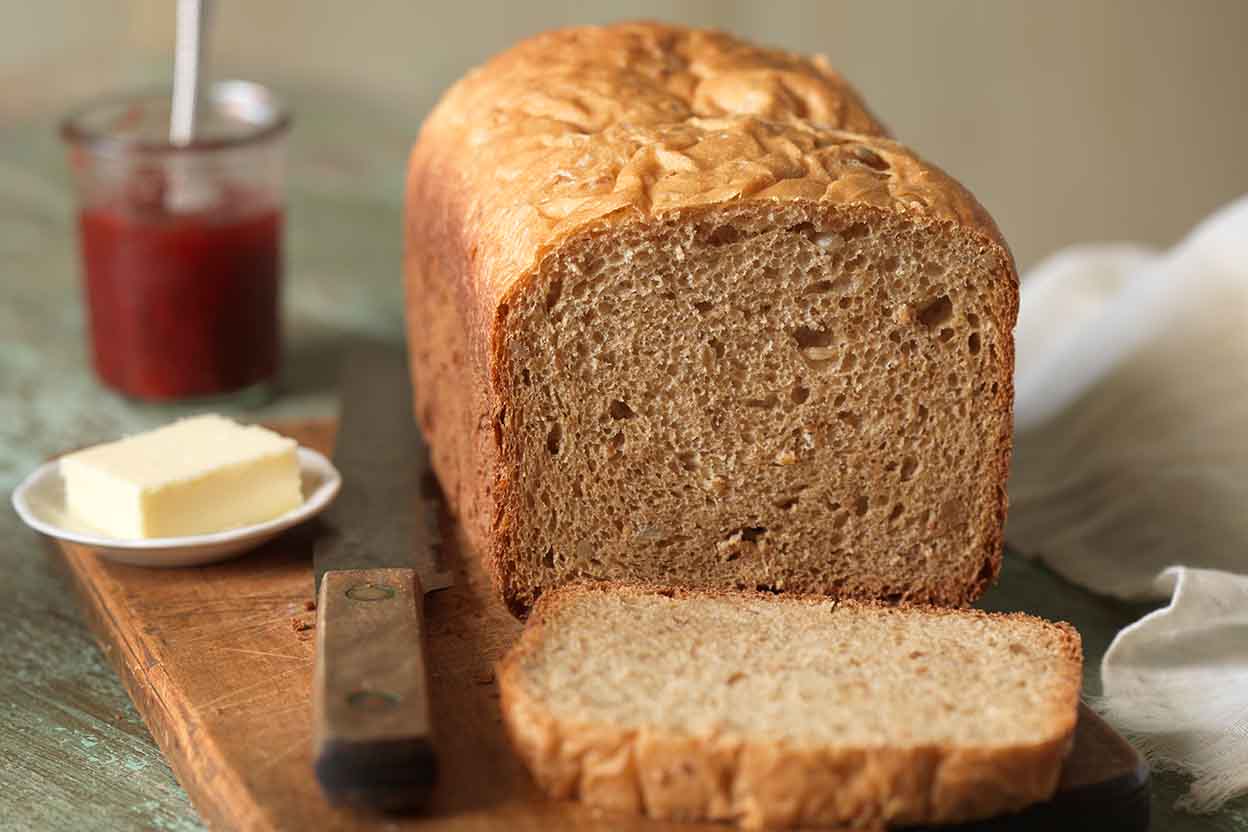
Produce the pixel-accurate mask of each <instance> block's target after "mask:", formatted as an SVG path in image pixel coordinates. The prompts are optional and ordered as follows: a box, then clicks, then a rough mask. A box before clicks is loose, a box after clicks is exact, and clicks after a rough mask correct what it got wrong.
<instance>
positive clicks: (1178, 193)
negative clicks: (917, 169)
mask: <svg viewBox="0 0 1248 832" xmlns="http://www.w3.org/2000/svg"><path fill="white" fill-rule="evenodd" d="M173 6H174V4H173V2H172V0H131V1H130V2H125V3H123V2H104V0H73V2H71V0H44V2H40V3H32V2H29V0H0V21H2V23H0V130H2V129H3V124H4V119H5V118H6V116H9V117H12V116H13V115H14V114H19V115H20V114H21V113H26V112H29V111H30V110H32V109H35V110H45V109H51V110H57V109H60V108H63V107H64V106H65V105H67V104H68V103H69V102H70V101H73V100H75V99H76V98H80V97H81V96H83V95H86V94H89V93H91V92H93V91H97V90H102V89H105V88H108V87H111V86H115V85H117V84H119V83H123V82H127V81H130V82H133V81H137V80H140V79H151V78H159V77H162V76H165V75H167V73H168V68H167V65H166V50H167V49H168V47H169V44H170V42H171V40H172V19H173V18H172V10H173ZM635 17H654V18H663V19H669V20H677V21H683V22H688V23H699V24H707V25H716V26H721V27H725V28H729V29H732V30H734V31H736V32H738V33H741V34H746V35H750V36H752V37H755V38H757V39H759V40H762V41H765V42H768V43H771V44H776V45H781V46H786V47H789V48H792V49H798V50H805V51H820V52H823V53H825V54H827V55H828V56H829V57H830V58H831V59H832V61H833V63H834V64H835V65H836V66H838V67H839V68H840V69H841V70H842V71H843V72H844V73H845V74H846V75H847V76H848V77H849V78H850V79H851V80H852V81H854V82H855V83H856V84H857V85H858V86H859V87H860V89H862V90H863V91H864V93H865V94H866V96H867V98H868V100H869V102H870V103H871V105H872V107H873V108H874V109H875V110H876V111H877V112H878V113H879V114H880V115H881V116H882V117H883V118H884V119H885V120H886V121H887V122H888V123H889V124H890V125H891V126H892V127H893V129H894V131H895V133H896V134H897V135H898V137H899V138H901V139H902V140H903V141H905V142H907V143H909V144H911V145H913V146H914V147H916V148H917V149H918V150H919V151H920V152H921V153H923V154H924V155H925V156H927V157H928V158H930V159H932V160H933V161H936V162H938V163H939V164H941V165H942V166H944V167H945V168H947V169H948V170H949V171H950V172H952V173H953V174H955V175H956V176H958V177H960V178H961V179H963V180H964V181H965V182H966V184H968V185H969V186H970V187H971V189H972V190H974V191H975V192H976V194H978V195H979V196H980V198H981V199H982V200H983V202H984V203H985V204H986V205H987V206H988V208H989V210H990V211H991V212H992V213H993V214H994V215H995V216H996V218H997V220H998V222H999V223H1000V225H1001V226H1002V229H1003V230H1004V232H1005V234H1006V236H1007V238H1008V239H1009V240H1010V241H1011V242H1012V244H1013V246H1014V249H1015V252H1016V254H1017V256H1018V259H1019V261H1020V265H1022V266H1026V265H1029V264H1032V263H1034V262H1035V261H1036V260H1037V259H1038V258H1040V257H1042V256H1043V255H1045V254H1046V253H1049V252H1051V251H1053V250H1055V249H1057V248H1059V247H1061V246H1063V245H1066V244H1070V243H1074V242H1079V241H1087V240H1097V239H1134V240H1142V241H1146V242H1152V243H1156V244H1167V243H1170V242H1172V241H1173V240H1175V239H1176V238H1177V237H1178V236H1180V235H1181V234H1182V233H1183V232H1184V231H1185V230H1186V229H1187V228H1189V227H1190V226H1191V225H1192V223H1194V222H1195V221H1197V220H1198V219H1199V218H1200V217H1201V216H1203V215H1204V214H1206V213H1208V212H1209V211H1211V210H1213V209H1214V208H1215V207H1217V206H1218V205H1220V204H1223V203H1225V202H1227V201H1228V200H1230V199H1232V198H1233V197H1235V196H1236V195H1238V194H1241V193H1244V192H1246V191H1248V153H1246V152H1245V145H1246V141H1245V139H1246V138H1248V48H1246V42H1248V2H1243V1H1242V0H1225V1H1224V2H1216V1H1215V0H1194V1H1193V2H1163V1H1162V0H1145V1H1144V2H1131V0H1120V1H1119V2H1097V1H1096V0H1049V2H1029V3H1024V2H1021V0H1017V1H1013V2H1007V1H1004V0H1003V2H914V3H909V2H884V1H883V0H861V1H857V0H855V1H854V2H813V0H812V2H796V1H794V2H744V1H738V2H732V1H731V0H720V1H719V2H714V1H713V0H683V1H681V2H668V3H661V2H650V1H649V0H632V1H631V2H614V3H613V2H603V1H602V0H596V1H595V2H571V0H565V2H558V0H524V2H508V3H478V2H468V0H459V2H455V0H452V2H438V3H424V2H398V0H393V1H391V2H380V1H376V2H363V0H358V1H356V2H346V0H299V1H297V0H251V2H243V0H220V2H219V7H218V17H217V21H216V28H215V38H214V62H215V65H216V67H217V68H218V69H219V70H220V71H221V72H222V73H223V74H230V75H242V76H248V77H253V78H256V79H258V80H263V81H267V82H270V83H273V84H276V85H278V86H286V87H292V88H295V89H298V90H300V94H299V95H298V96H297V97H296V101H297V104H298V106H299V110H300V115H301V117H302V118H301V129H302V130H303V131H304V133H303V135H302V136H301V137H300V140H301V141H312V142H335V141H337V142H352V143H354V142H373V143H375V144H376V145H377V148H378V153H377V160H378V162H377V164H378V165H379V166H380V169H379V170H376V171H373V172H372V173H374V174H375V175H379V176H381V177H382V178H385V172H386V170H388V169H389V168H390V167H392V168H394V171H393V177H394V183H395V184H394V190H393V193H394V194H397V192H398V182H399V180H400V179H401V176H402V171H401V169H400V168H401V165H402V161H401V160H402V156H403V152H404V147H403V146H404V145H405V144H406V143H407V141H408V140H409V139H410V136H411V135H412V134H414V132H415V129H416V127H417V125H418V124H419V119H420V116H421V115H422V114H423V113H424V112H425V111H426V110H427V109H428V107H429V106H430V104H431V103H432V102H433V101H434V100H435V98H436V96H437V94H438V92H439V91H440V90H441V89H443V88H444V87H445V86H446V85H447V84H448V83H449V82H450V81H452V80H453V79H454V78H455V77H457V76H458V75H460V74H461V73H462V72H463V71H464V70H465V69H467V68H468V67H470V66H472V65H473V64H475V63H478V62H480V61H481V60H482V59H484V58H485V57H487V56H488V55H490V54H491V53H493V52H495V51H497V50H499V49H501V48H503V47H504V46H506V44H508V43H510V42H511V41H513V40H515V39H516V38H519V37H522V36H524V35H526V34H529V33H532V32H534V31H537V30H539V29H542V28H546V27H550V26H557V25H563V24H569V23H575V22H598V21H608V20H613V19H624V18H635ZM70 59H72V61H73V62H74V63H76V64H78V65H83V66H89V67H90V69H87V70H83V71H79V72H77V73H76V74H75V75H74V77H72V78H63V77H58V81H57V83H56V84H55V85H53V84H51V82H50V81H48V79H49V78H51V77H54V76H57V72H56V68H57V67H58V66H63V65H64V64H66V63H68V62H69V61H70ZM62 75H63V73H62ZM320 94H323V95H325V96H329V95H333V96H335V97H337V98H342V97H344V96H346V97H351V98H354V99H358V101H359V106H361V107H364V108H368V110H369V111H370V112H376V111H378V110H383V111H386V112H388V113H390V114H391V116H392V118H391V119H390V120H391V121H392V123H393V129H391V130H388V131H386V132H385V133H384V134H381V135H366V134H363V133H357V132H353V131H352V124H350V123H324V122H322V121H318V119H317V112H316V108H317V101H318V95H320ZM2 140H3V134H2V133H0V141H2ZM387 166H388V167H387Z"/></svg>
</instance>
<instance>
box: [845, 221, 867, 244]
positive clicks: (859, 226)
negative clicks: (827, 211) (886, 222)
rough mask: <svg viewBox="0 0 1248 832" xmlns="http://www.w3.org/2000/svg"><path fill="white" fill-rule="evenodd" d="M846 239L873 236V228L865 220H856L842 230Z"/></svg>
mask: <svg viewBox="0 0 1248 832" xmlns="http://www.w3.org/2000/svg"><path fill="white" fill-rule="evenodd" d="M841 236H842V237H844V238H845V239H846V240H861V239H862V238H864V237H870V236H871V228H870V227H869V226H868V225H867V224H866V223H865V222H856V223H854V224H853V225H851V226H849V227H848V228H846V229H845V230H844V231H842V232H841Z"/></svg>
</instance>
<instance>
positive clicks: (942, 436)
mask: <svg viewBox="0 0 1248 832" xmlns="http://www.w3.org/2000/svg"><path fill="white" fill-rule="evenodd" d="M405 245H406V250H405V258H404V259H405V273H406V288H407V310H406V312H407V332H408V341H409V346H410V352H411V363H412V373H413V378H414V382H415V388H416V402H415V407H416V414H417V418H418V419H419V420H420V423H421V426H422V428H423V429H424V432H425V435H426V436H427V437H428V439H429V443H430V445H431V448H432V453H433V463H434V467H435V469H436V471H437V474H438V476H439V479H440V480H441V483H442V486H443V489H444V491H445V493H446V495H447V497H448V500H449V503H450V506H451V508H452V509H453V510H454V511H455V512H456V514H457V515H458V516H459V517H460V519H461V520H462V522H463V523H464V524H465V526H466V527H467V530H468V533H469V538H470V540H471V541H472V543H473V545H474V546H475V548H477V549H478V550H479V552H480V553H481V554H482V555H483V556H484V557H485V558H486V560H487V561H488V562H489V563H490V564H491V566H492V568H493V572H494V575H495V578H496V583H497V585H498V587H499V588H500V590H501V592H502V595H503V597H504V599H505V600H506V602H507V603H508V605H509V606H510V608H511V609H512V610H513V611H514V612H516V613H517V614H521V615H522V614H524V612H525V611H526V610H527V609H528V608H529V607H530V606H531V604H532V603H533V602H534V601H535V600H536V598H537V597H538V596H539V595H540V594H541V593H542V592H543V591H545V590H546V589H548V588H550V587H552V586H556V585H558V584H561V583H564V582H566V581H569V580H572V579H576V578H585V579H598V580H637V581H647V582H655V583H660V584H663V585H667V586H685V587H707V588H721V589H724V588H749V589H756V588H767V589H772V590H782V591H794V592H801V593H821V594H828V595H835V596H847V597H874V598H881V599H887V600H893V601H914V602H931V603H939V604H946V605H962V604H965V603H967V602H969V601H970V600H972V599H973V598H975V597H976V596H977V595H979V594H980V593H981V592H982V591H983V589H984V588H985V587H986V586H987V585H988V584H989V583H991V581H992V580H993V578H994V577H995V575H996V573H997V570H998V568H999V563H1000V555H1001V532H1002V524H1003V522H1004V513H1005V492H1004V480H1005V475H1006V468H1007V463H1008V457H1009V448H1010V428H1011V407H1012V384H1011V375H1012V368H1013V341H1012V329H1013V326H1014V320H1015V316H1016V311H1017V296H1018V292H1017V279H1016V276H1015V271H1014V266H1013V263H1012V260H1011V257H1010V254H1009V251H1008V250H1007V248H1006V246H1005V244H1004V243H1003V241H1002V239H1001V237H1000V235H999V234H998V232H997V230H996V228H995V226H994V225H993V223H992V221H991V219H989V217H988V216H987V214H986V213H985V212H984V210H983V208H981V207H980V205H979V204H978V203H977V202H976V201H975V199H974V198H973V197H972V196H971V195H970V194H969V193H967V192H966V191H965V190H964V189H963V188H962V187H961V186H959V185H958V184H957V183H956V182H954V181H953V180H952V179H950V178H949V177H948V176H946V175H945V174H944V173H942V172H941V171H940V170H939V169H937V168H936V167H934V166H933V165H930V164H928V163H926V162H924V161H922V160H921V159H919V158H918V157H917V156H915V155H914V154H913V153H912V152H911V151H909V150H907V149H906V148H904V147H902V146H901V145H899V144H897V143H895V142H893V141H891V140H889V139H888V138H886V137H885V130H884V128H883V127H882V126H881V125H880V123H879V122H878V121H877V120H876V119H875V118H874V117H873V116H872V115H871V113H870V112H868V111H867V110H866V109H865V107H864V106H863V104H862V102H861V100H860V99H859V97H858V95H857V94H856V93H855V92H854V91H853V90H852V89H851V88H850V87H849V86H847V84H846V83H845V82H844V81H843V80H842V79H841V77H840V76H838V75H837V74H836V73H834V72H833V71H832V70H831V69H829V68H828V66H827V65H826V63H824V62H823V61H822V60H821V59H813V60H808V59H805V58H802V57H798V56H795V55H791V54H788V53H784V52H779V51H775V50H767V49H760V48H756V47H754V46H751V45H749V44H747V43H744V42H742V41H739V40H737V39H735V38H733V37H730V36H728V35H726V34H721V33H716V32H708V31H701V30H696V29H682V28H676V27H672V26H666V25H659V24H629V25H616V26H609V27H605V28H597V27H587V28H576V29H566V30H561V31H555V32H550V33H547V34H544V35H539V36H537V37H535V38H532V39H530V40H527V41H524V42H522V43H520V44H519V45H518V46H516V47H514V48H513V49H511V50H509V51H507V52H505V53H503V54H502V55H499V56H498V57H496V58H494V59H493V60H492V61H490V62H489V63H487V64H486V65H485V66H483V67H481V68H479V69H477V70H474V71H473V72H471V73H469V74H468V75H467V76H466V77H465V78H464V79H463V80H461V81H459V82H458V83H457V84H455V85H454V86H453V87H452V88H451V89H450V91H449V92H447V94H446V95H445V97H444V98H443V100H442V101H441V102H440V103H439V104H438V106H437V107H436V108H435V110H434V111H433V113H432V114H431V115H430V117H429V118H428V119H427V121H426V123H425V125H424V127H423V129H422V131H421V135H420V138H419V140H418V141H417V143H416V145H415V146H414V148H413V150H412V154H411V159H410V165H409V176H408V187H407V196H406V217H405Z"/></svg>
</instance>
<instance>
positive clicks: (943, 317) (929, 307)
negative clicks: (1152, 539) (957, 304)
mask: <svg viewBox="0 0 1248 832" xmlns="http://www.w3.org/2000/svg"><path fill="white" fill-rule="evenodd" d="M952 317H953V301H951V300H949V296H948V295H941V296H940V297H938V298H936V299H935V300H932V301H929V302H928V303H927V304H926V305H924V307H923V308H922V309H920V310H919V323H921V324H923V326H925V327H927V328H928V329H935V328H936V327H938V326H940V325H941V324H943V323H946V322H947V321H948V320H949V319H950V318H952Z"/></svg>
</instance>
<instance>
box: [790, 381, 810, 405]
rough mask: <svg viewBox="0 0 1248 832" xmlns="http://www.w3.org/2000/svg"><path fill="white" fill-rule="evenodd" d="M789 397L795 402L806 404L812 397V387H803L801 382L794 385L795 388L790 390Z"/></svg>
mask: <svg viewBox="0 0 1248 832" xmlns="http://www.w3.org/2000/svg"><path fill="white" fill-rule="evenodd" d="M789 398H790V399H792V400H793V404H805V403H806V400H807V399H809V398H810V388H809V387H803V386H802V384H801V383H800V382H799V383H797V384H794V385H793V389H792V390H791V391H789Z"/></svg>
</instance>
